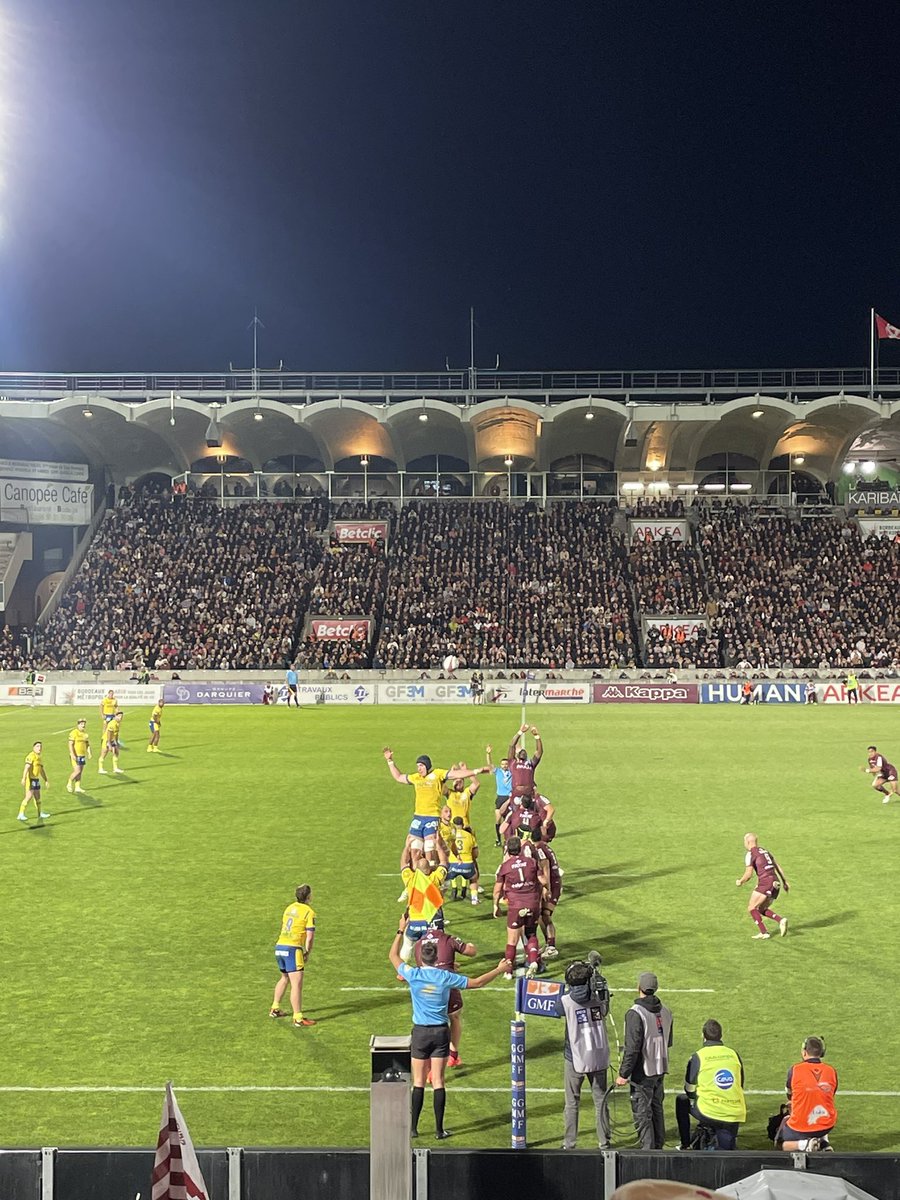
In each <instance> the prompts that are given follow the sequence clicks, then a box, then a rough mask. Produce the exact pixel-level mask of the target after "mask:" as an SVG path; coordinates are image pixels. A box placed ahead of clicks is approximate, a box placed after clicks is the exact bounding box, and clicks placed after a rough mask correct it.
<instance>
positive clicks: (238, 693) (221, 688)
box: [163, 683, 265, 704]
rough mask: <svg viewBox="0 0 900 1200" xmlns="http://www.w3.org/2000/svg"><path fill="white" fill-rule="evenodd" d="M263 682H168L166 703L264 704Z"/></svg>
mask: <svg viewBox="0 0 900 1200" xmlns="http://www.w3.org/2000/svg"><path fill="white" fill-rule="evenodd" d="M264 686H265V685H264V684H262V683H167V684H166V685H165V687H164V688H163V699H164V700H165V702H166V704H262V698H263V690H264Z"/></svg>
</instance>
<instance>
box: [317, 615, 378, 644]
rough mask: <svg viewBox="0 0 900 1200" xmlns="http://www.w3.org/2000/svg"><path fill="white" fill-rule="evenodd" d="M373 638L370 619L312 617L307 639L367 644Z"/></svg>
mask: <svg viewBox="0 0 900 1200" xmlns="http://www.w3.org/2000/svg"><path fill="white" fill-rule="evenodd" d="M371 636H372V622H371V621H370V619H369V618H368V617H310V618H309V632H308V633H307V637H309V638H311V639H312V640H313V641H314V642H367V641H368V640H369V638H370V637H371Z"/></svg>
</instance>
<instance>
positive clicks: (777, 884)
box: [736, 833, 791, 938]
mask: <svg viewBox="0 0 900 1200" xmlns="http://www.w3.org/2000/svg"><path fill="white" fill-rule="evenodd" d="M744 847H745V849H746V851H747V857H746V859H745V862H746V866H747V869H746V870H745V871H744V873H743V875H742V876H741V877H740V879H738V880H736V883H737V886H738V887H742V886H743V884H745V883H746V882H747V880H748V879H749V878H750V877H751V875H752V874H753V873H754V871H755V872H756V886H755V888H754V889H753V894H752V895H751V897H750V901H749V903H748V904H747V912H748V913H749V914H750V916H751V918H752V920H753V921H754V922H755V924H756V928H757V929H758V931H759V932H758V933H754V935H753V936H754V937H755V938H767V937H769V936H770V934H769V933H768V932H767V930H766V924H765V921H764V920H763V917H768V919H769V920H770V921H775V922H776V923H777V925H778V928H779V930H780V931H781V936H782V937H784V935H785V934H786V933H787V926H788V923H787V917H780V916H779V915H778V913H777V912H775V911H774V909H773V908H772V905H773V904H774V903H775V902H776V900H777V899H778V894H779V892H780V891H781V888H782V885H783V886H784V890H785V891H786V892H789V891H790V890H791V886H790V884H789V883H788V881H787V879H786V878H785V876H784V872H783V871H782V869H781V867H779V865H778V863H777V862H776V861H775V859H774V858H773V856H772V855H771V854H770V853H769V851H768V850H764V849H763V848H762V846H760V844H759V838H757V836H756V834H755V833H748V834H746V835H745V837H744Z"/></svg>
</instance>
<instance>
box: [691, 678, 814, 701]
mask: <svg viewBox="0 0 900 1200" xmlns="http://www.w3.org/2000/svg"><path fill="white" fill-rule="evenodd" d="M811 686H812V685H811V684H807V683H805V682H803V681H801V680H795V681H793V682H790V683H789V682H787V681H783V680H772V681H771V682H770V681H768V680H767V681H765V682H761V683H755V684H754V685H753V691H752V692H751V693H750V694H751V696H752V697H753V700H754V702H757V703H759V704H803V703H805V701H806V689H807V687H811ZM740 701H741V684H740V683H701V684H700V703H701V704H740Z"/></svg>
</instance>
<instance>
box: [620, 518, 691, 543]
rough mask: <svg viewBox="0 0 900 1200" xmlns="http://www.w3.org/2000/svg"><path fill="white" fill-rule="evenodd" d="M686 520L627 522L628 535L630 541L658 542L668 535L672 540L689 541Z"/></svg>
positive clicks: (634, 520) (635, 520)
mask: <svg viewBox="0 0 900 1200" xmlns="http://www.w3.org/2000/svg"><path fill="white" fill-rule="evenodd" d="M688 529H689V526H688V522H687V521H665V520H662V521H639V520H637V519H636V518H632V519H631V520H629V522H628V536H629V538H630V539H631V541H632V542H659V541H661V540H662V539H663V538H664V537H670V538H671V539H672V541H673V542H687V541H690V534H689V533H688Z"/></svg>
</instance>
